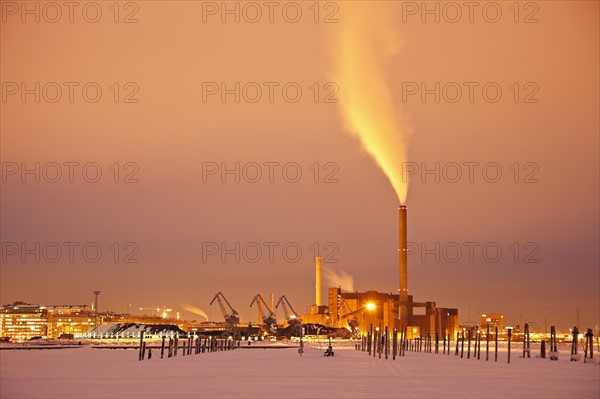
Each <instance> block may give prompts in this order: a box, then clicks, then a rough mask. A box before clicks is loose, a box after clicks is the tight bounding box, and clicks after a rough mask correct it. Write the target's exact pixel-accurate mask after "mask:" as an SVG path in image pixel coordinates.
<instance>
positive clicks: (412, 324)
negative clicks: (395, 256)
mask: <svg viewBox="0 0 600 399" xmlns="http://www.w3.org/2000/svg"><path fill="white" fill-rule="evenodd" d="M398 213H399V251H398V253H399V271H400V281H399V289H398V294H392V293H389V294H387V293H382V292H378V291H367V292H342V290H341V288H339V287H332V288H329V289H328V304H327V305H323V304H322V303H321V269H322V259H321V258H319V257H317V258H316V260H315V263H316V266H315V278H316V281H315V301H316V303H315V304H314V305H313V306H311V307H310V313H309V314H305V315H301V318H302V320H303V322H304V323H317V324H323V325H326V326H331V327H348V328H350V329H352V330H353V331H354V332H355V333H358V334H366V333H367V332H368V331H369V330H370V328H371V327H373V328H380V329H381V328H385V327H388V329H389V330H390V331H392V330H393V329H394V328H397V329H398V330H399V331H401V330H402V328H404V327H406V331H407V335H408V336H409V338H412V337H417V336H422V337H424V336H432V337H434V336H435V335H436V334H437V335H438V336H439V337H443V336H445V335H448V334H449V335H450V336H451V337H454V336H456V331H458V309H455V308H442V307H437V305H436V303H435V302H434V301H425V302H417V301H415V300H414V298H413V295H409V294H408V259H407V222H406V221H407V218H406V207H405V206H400V207H399V208H398Z"/></svg>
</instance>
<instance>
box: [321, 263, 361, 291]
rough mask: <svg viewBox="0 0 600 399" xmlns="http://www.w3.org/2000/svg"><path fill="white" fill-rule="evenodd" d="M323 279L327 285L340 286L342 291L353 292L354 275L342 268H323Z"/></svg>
mask: <svg viewBox="0 0 600 399" xmlns="http://www.w3.org/2000/svg"><path fill="white" fill-rule="evenodd" d="M325 281H327V286H328V287H342V290H343V291H346V292H354V277H352V276H351V275H350V274H348V273H346V272H345V271H343V270H340V271H337V272H336V271H334V270H332V269H330V268H327V269H325Z"/></svg>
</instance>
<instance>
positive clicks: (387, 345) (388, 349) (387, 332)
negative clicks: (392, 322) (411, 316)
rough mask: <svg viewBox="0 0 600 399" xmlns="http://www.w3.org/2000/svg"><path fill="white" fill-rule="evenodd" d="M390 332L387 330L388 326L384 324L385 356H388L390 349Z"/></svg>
mask: <svg viewBox="0 0 600 399" xmlns="http://www.w3.org/2000/svg"><path fill="white" fill-rule="evenodd" d="M389 338H390V334H389V331H388V326H385V341H384V342H385V358H386V359H387V358H388V353H389V351H390V339H389Z"/></svg>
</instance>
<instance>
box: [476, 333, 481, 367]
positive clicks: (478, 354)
mask: <svg viewBox="0 0 600 399" xmlns="http://www.w3.org/2000/svg"><path fill="white" fill-rule="evenodd" d="M480 358H481V332H480V331H479V330H477V360H479V359H480Z"/></svg>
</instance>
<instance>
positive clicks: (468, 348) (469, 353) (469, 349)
mask: <svg viewBox="0 0 600 399" xmlns="http://www.w3.org/2000/svg"><path fill="white" fill-rule="evenodd" d="M471 331H472V330H471V327H470V326H469V332H468V333H467V337H468V338H467V339H468V340H469V345H468V346H467V359H470V358H471Z"/></svg>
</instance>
